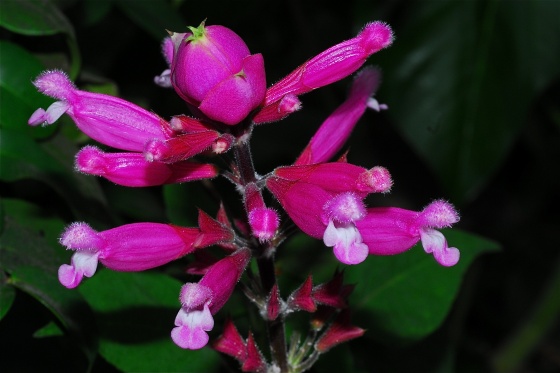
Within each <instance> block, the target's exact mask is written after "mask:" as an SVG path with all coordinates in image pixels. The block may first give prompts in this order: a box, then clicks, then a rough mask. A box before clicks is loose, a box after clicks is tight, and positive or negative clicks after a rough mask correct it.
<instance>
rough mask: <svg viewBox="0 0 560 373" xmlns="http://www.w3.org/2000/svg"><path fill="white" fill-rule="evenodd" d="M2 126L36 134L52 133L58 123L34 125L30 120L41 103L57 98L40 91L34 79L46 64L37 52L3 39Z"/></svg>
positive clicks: (0, 51) (0, 62)
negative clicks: (28, 123) (29, 124)
mask: <svg viewBox="0 0 560 373" xmlns="http://www.w3.org/2000/svg"><path fill="white" fill-rule="evenodd" d="M0 55H1V56H2V58H1V59H0V97H1V100H0V105H1V107H0V127H1V128H10V129H13V130H17V131H21V132H25V133H27V134H29V135H30V136H32V137H35V138H44V137H47V136H50V135H52V133H53V132H54V130H55V129H56V127H55V126H50V127H43V128H41V127H39V128H33V127H30V126H28V125H27V120H28V119H29V117H30V116H31V114H33V112H34V111H35V110H36V109H38V108H39V107H43V108H45V109H46V108H47V107H48V106H49V105H50V104H51V103H52V102H53V100H52V99H50V98H47V97H46V96H44V95H42V94H40V93H38V92H37V89H36V88H35V86H33V84H32V81H33V79H35V78H36V77H37V76H38V75H39V74H40V73H41V71H43V70H44V69H45V68H44V66H43V65H42V64H41V62H39V60H38V59H37V58H35V56H33V55H32V54H30V53H29V52H27V51H26V50H25V49H22V48H21V47H19V46H17V45H15V44H12V43H9V42H6V41H0Z"/></svg>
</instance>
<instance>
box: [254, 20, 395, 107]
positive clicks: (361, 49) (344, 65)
mask: <svg viewBox="0 0 560 373" xmlns="http://www.w3.org/2000/svg"><path fill="white" fill-rule="evenodd" d="M392 42H393V32H392V31H391V28H390V27H389V26H388V25H387V24H385V23H383V22H372V23H369V24H367V25H366V26H365V27H364V28H363V29H362V31H361V32H360V33H359V34H358V35H357V36H356V37H355V38H352V39H350V40H347V41H344V42H342V43H340V44H337V45H335V46H333V47H331V48H329V49H327V50H326V51H324V52H322V53H320V54H318V55H317V56H315V57H313V58H312V59H310V60H309V61H307V62H305V63H304V64H303V65H301V66H300V67H298V68H297V69H295V70H294V71H293V72H291V73H290V74H288V75H287V76H286V77H285V78H283V79H282V80H280V81H279V82H277V83H276V84H274V85H273V86H272V87H270V88H269V89H268V90H267V91H266V97H265V101H264V105H265V107H266V106H268V105H272V104H273V103H275V102H277V101H279V100H281V99H282V98H283V97H284V96H286V95H287V94H293V95H296V96H298V95H301V94H303V93H307V92H309V91H311V90H313V89H316V88H319V87H323V86H325V85H328V84H331V83H334V82H336V81H338V80H340V79H342V78H345V77H347V76H348V75H350V74H352V73H353V72H355V71H356V70H358V69H359V68H360V67H361V66H362V65H363V64H364V62H365V61H366V60H367V58H368V57H369V56H371V55H372V54H373V53H375V52H377V51H379V50H381V49H383V48H387V47H388V46H389V45H391V43H392Z"/></svg>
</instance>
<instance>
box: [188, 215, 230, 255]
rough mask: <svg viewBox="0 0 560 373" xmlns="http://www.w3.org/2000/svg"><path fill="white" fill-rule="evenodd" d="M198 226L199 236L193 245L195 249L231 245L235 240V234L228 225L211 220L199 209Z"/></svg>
mask: <svg viewBox="0 0 560 373" xmlns="http://www.w3.org/2000/svg"><path fill="white" fill-rule="evenodd" d="M198 226H199V229H200V235H199V237H198V238H197V241H196V243H195V246H196V247H197V248H202V247H207V246H211V245H216V244H227V243H231V242H232V241H233V239H234V238H235V233H234V231H233V229H232V227H231V226H230V225H225V224H222V223H220V222H219V221H218V220H215V219H212V218H211V217H210V215H208V214H206V213H205V212H204V211H202V210H200V209H199V210H198Z"/></svg>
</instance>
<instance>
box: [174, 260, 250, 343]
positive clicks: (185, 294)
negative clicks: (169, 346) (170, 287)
mask: <svg viewBox="0 0 560 373" xmlns="http://www.w3.org/2000/svg"><path fill="white" fill-rule="evenodd" d="M249 259H251V251H250V250H249V249H240V250H238V251H236V252H235V253H233V254H232V255H230V256H228V257H226V258H224V259H222V260H220V261H218V262H217V263H216V264H214V265H213V266H212V267H211V268H210V269H209V270H208V271H207V272H206V274H205V275H204V276H203V277H202V279H201V280H200V281H199V282H198V283H186V284H185V285H183V287H182V289H181V294H180V296H179V299H180V301H181V304H182V307H181V309H180V310H179V313H178V314H177V317H176V318H175V328H173V330H172V331H171V338H172V339H173V342H175V344H176V345H178V346H179V347H181V348H185V349H190V350H198V349H200V348H202V347H204V346H206V344H207V343H208V334H207V333H206V332H208V331H210V330H212V328H213V327H214V319H213V318H212V315H214V314H216V312H218V311H219V310H220V309H221V308H222V307H223V306H224V304H225V303H226V302H227V300H228V299H229V297H230V296H231V293H232V292H233V289H234V288H235V285H236V284H237V282H238V281H239V279H240V278H241V275H242V274H243V271H245V267H246V266H247V263H248V262H249Z"/></svg>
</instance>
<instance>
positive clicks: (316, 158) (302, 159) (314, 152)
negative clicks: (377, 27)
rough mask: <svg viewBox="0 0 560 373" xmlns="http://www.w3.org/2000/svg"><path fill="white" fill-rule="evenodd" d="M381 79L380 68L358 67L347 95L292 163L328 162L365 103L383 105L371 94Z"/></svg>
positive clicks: (354, 122) (348, 132)
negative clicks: (358, 69) (359, 68)
mask: <svg viewBox="0 0 560 373" xmlns="http://www.w3.org/2000/svg"><path fill="white" fill-rule="evenodd" d="M380 80H381V73H380V72H379V70H377V69H375V68H367V67H366V68H364V69H363V70H361V71H360V72H359V73H358V75H357V76H356V78H355V79H354V83H353V84H352V89H351V90H350V95H349V96H348V99H347V100H346V101H345V102H344V103H343V104H342V105H340V106H339V107H338V108H337V109H336V110H335V111H334V112H333V113H332V114H331V115H330V116H329V117H328V118H327V119H326V120H325V121H324V122H323V124H322V125H321V127H319V129H318V130H317V132H316V133H315V134H314V135H313V137H312V138H311V140H310V141H309V144H308V145H307V146H306V147H305V149H304V150H303V152H302V153H301V155H300V156H299V157H298V159H297V160H296V161H295V162H294V164H296V165H302V164H311V163H321V162H328V161H329V160H331V158H332V157H333V156H335V155H336V153H337V152H338V151H339V150H340V149H341V148H342V147H343V146H344V144H345V143H346V141H347V140H348V138H349V137H350V134H351V133H352V130H353V129H354V127H355V125H356V123H357V122H358V120H359V119H360V117H361V116H362V115H363V113H364V111H365V110H366V108H367V107H368V106H370V105H377V106H376V107H377V111H379V110H380V109H386V108H387V106H386V105H383V104H381V105H380V104H379V103H378V102H377V100H375V99H374V98H373V97H371V96H372V95H373V94H374V93H375V91H376V90H377V88H378V86H379V83H380Z"/></svg>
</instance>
